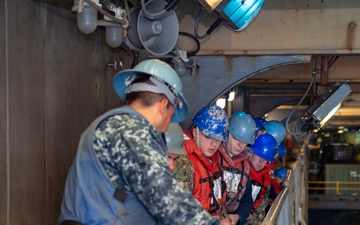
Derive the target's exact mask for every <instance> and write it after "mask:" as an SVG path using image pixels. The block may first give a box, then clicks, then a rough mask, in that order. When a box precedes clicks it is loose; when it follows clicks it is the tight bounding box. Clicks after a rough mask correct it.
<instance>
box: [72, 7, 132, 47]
mask: <svg viewBox="0 0 360 225" xmlns="http://www.w3.org/2000/svg"><path fill="white" fill-rule="evenodd" d="M99 2H100V1H99V0H74V5H73V7H72V11H76V12H77V25H78V28H79V30H80V31H81V32H83V33H85V34H90V33H92V32H94V31H95V30H96V28H97V27H98V26H104V27H105V29H106V33H105V35H106V43H107V44H108V45H109V46H110V47H113V48H116V47H119V46H120V45H121V43H122V42H123V37H124V30H126V29H127V27H128V26H129V21H128V20H127V18H126V15H127V12H126V10H125V9H122V8H121V7H116V6H115V5H114V4H113V3H111V1H106V2H105V1H102V3H104V2H105V3H106V4H104V5H103V4H100V3H99ZM104 8H106V9H107V10H105V9H104ZM98 12H100V13H101V14H102V15H103V18H104V19H103V20H102V19H101V20H98Z"/></svg>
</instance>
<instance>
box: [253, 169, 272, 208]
mask: <svg viewBox="0 0 360 225" xmlns="http://www.w3.org/2000/svg"><path fill="white" fill-rule="evenodd" d="M272 168H273V167H272V165H271V164H266V165H265V167H264V168H263V169H262V170H260V171H255V169H254V167H253V166H252V165H251V163H250V179H251V183H252V185H253V186H258V187H260V190H259V192H258V193H257V196H256V198H255V201H254V204H253V207H252V208H253V209H256V208H257V207H259V205H260V203H261V202H262V201H263V200H264V195H265V193H266V190H267V189H268V188H269V186H270V180H271V177H270V172H271V170H272ZM253 191H254V188H253Z"/></svg>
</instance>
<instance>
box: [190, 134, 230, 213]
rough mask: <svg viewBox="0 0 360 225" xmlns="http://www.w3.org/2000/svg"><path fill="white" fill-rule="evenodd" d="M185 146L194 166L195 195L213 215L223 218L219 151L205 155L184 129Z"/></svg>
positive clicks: (222, 191)
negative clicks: (211, 154) (208, 155)
mask: <svg viewBox="0 0 360 225" xmlns="http://www.w3.org/2000/svg"><path fill="white" fill-rule="evenodd" d="M184 134H185V135H186V136H187V137H185V136H184V148H185V149H186V151H187V152H188V154H187V155H186V156H187V158H188V159H189V160H190V161H191V162H192V164H193V166H194V189H193V193H192V194H193V196H194V197H195V198H196V199H197V200H198V201H199V202H200V203H201V205H202V206H203V207H204V208H205V209H206V210H207V211H208V212H209V213H210V214H211V215H212V216H218V217H219V218H220V219H221V211H222V210H221V205H222V203H223V199H224V196H225V195H224V194H225V193H224V190H223V189H224V188H223V187H222V186H224V185H223V184H222V174H221V170H220V166H219V164H218V162H219V160H220V155H219V152H218V151H216V152H215V154H214V155H213V156H211V157H210V158H208V157H206V156H205V155H203V153H202V151H201V150H200V149H199V148H198V147H197V145H196V143H195V141H194V139H193V137H192V135H191V133H190V131H184Z"/></svg>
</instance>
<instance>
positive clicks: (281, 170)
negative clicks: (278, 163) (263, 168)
mask: <svg viewBox="0 0 360 225" xmlns="http://www.w3.org/2000/svg"><path fill="white" fill-rule="evenodd" d="M286 174H287V169H286V168H284V167H280V168H279V169H277V170H275V172H274V176H277V177H280V178H281V179H285V178H286Z"/></svg>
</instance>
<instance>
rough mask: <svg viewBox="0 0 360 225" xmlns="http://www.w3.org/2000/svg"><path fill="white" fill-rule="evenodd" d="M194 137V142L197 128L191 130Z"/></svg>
mask: <svg viewBox="0 0 360 225" xmlns="http://www.w3.org/2000/svg"><path fill="white" fill-rule="evenodd" d="M191 132H192V135H193V137H194V140H195V139H196V127H194V128H192V129H191Z"/></svg>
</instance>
